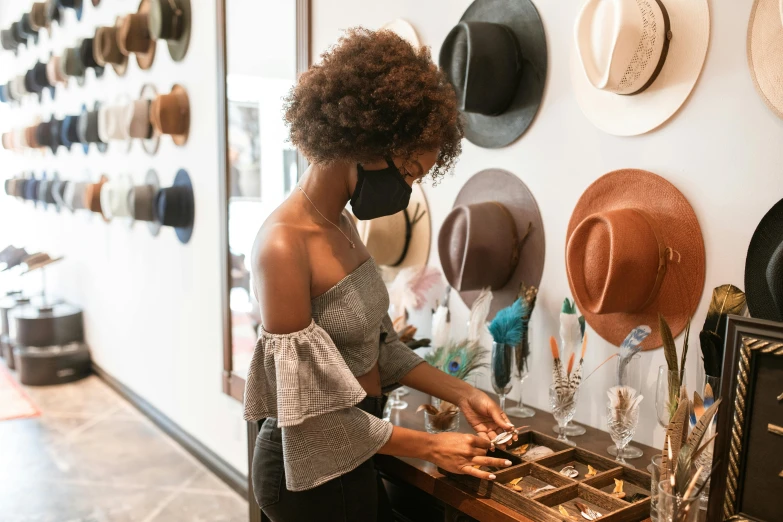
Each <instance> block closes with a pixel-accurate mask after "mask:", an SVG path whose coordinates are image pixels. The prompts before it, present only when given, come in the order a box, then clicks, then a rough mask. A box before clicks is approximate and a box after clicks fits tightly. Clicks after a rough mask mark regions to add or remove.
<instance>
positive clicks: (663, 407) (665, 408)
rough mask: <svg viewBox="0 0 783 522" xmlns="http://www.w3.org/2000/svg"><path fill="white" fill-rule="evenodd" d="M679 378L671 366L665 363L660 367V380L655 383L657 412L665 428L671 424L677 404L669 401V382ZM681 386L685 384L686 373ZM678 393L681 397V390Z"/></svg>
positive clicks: (659, 422) (659, 420)
mask: <svg viewBox="0 0 783 522" xmlns="http://www.w3.org/2000/svg"><path fill="white" fill-rule="evenodd" d="M679 378H680V376H679V373H678V372H676V371H669V367H668V366H666V365H665V364H664V365H661V366H659V367H658V381H657V383H656V385H655V412H656V414H657V416H658V424H660V425H661V427H662V428H664V429H666V427H667V426H668V425H669V421H670V420H671V418H672V415H674V408H675V405H673V404H670V403H669V382H670V379H674V380H675V381H676V380H677V379H679ZM680 386H685V374H684V373H683V376H682V382H681V383H680ZM677 394H678V395H677V396H678V397H679V390H678V391H677Z"/></svg>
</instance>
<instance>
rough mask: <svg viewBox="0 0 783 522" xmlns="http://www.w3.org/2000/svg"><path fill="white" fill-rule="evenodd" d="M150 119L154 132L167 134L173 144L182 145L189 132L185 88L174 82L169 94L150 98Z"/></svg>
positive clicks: (187, 101)
mask: <svg viewBox="0 0 783 522" xmlns="http://www.w3.org/2000/svg"><path fill="white" fill-rule="evenodd" d="M150 121H151V122H152V127H153V128H154V129H155V132H157V133H159V134H169V135H171V138H172V139H173V140H174V143H175V144H177V145H184V144H185V142H187V141H188V133H189V132H190V101H189V99H188V93H187V91H186V90H185V88H184V87H182V86H181V85H178V84H175V85H174V87H172V88H171V92H170V93H169V94H160V95H158V96H157V97H156V98H155V99H154V100H152V103H151V104H150Z"/></svg>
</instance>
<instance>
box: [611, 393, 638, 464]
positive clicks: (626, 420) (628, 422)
mask: <svg viewBox="0 0 783 522" xmlns="http://www.w3.org/2000/svg"><path fill="white" fill-rule="evenodd" d="M638 423H639V408H638V406H637V407H636V408H631V409H620V408H614V407H612V406H607V407H606V424H607V426H608V428H609V436H610V437H612V441H614V444H615V446H616V448H615V456H616V458H615V461H616V462H619V463H620V464H623V465H626V466H630V467H633V466H632V465H631V464H628V463H627V462H626V461H625V451H624V449H625V446H626V445H627V444H628V443H629V442H631V439H632V438H633V435H634V433H636V425H637V424H638Z"/></svg>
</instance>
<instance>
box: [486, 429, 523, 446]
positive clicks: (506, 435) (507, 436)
mask: <svg viewBox="0 0 783 522" xmlns="http://www.w3.org/2000/svg"><path fill="white" fill-rule="evenodd" d="M525 428H527V426H522V427H521V428H514V429H512V430H511V431H504V432H503V433H500V434H499V435H498V436H497V437H495V438H494V439H492V440H491V441H489V443H490V445H491V446H492V447H494V446H495V445H497V444H505V443H507V442H509V441H510V440H511V439H512V438H513V437H514V435H519V432H520V431H522V430H524V429H525Z"/></svg>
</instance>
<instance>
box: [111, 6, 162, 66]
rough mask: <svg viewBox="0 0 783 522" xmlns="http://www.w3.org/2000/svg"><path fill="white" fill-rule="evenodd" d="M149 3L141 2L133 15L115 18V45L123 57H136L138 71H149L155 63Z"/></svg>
mask: <svg viewBox="0 0 783 522" xmlns="http://www.w3.org/2000/svg"><path fill="white" fill-rule="evenodd" d="M149 11H150V1H149V0H141V3H140V4H139V8H138V10H137V11H136V12H135V13H132V14H129V15H127V16H123V17H119V18H117V22H116V27H117V44H118V45H119V47H120V51H122V54H124V55H125V56H130V54H131V53H134V54H135V55H136V63H138V64H139V68H140V69H149V68H150V67H152V63H153V62H154V61H155V47H156V43H157V42H156V41H155V40H153V39H152V35H151V34H150V28H149Z"/></svg>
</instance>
